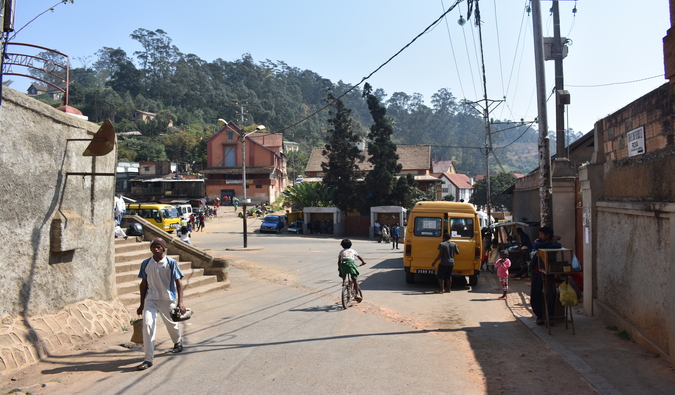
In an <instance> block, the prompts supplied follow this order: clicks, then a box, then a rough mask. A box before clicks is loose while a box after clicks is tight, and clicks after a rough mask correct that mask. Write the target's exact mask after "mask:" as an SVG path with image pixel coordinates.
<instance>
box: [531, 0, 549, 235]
mask: <svg viewBox="0 0 675 395" xmlns="http://www.w3.org/2000/svg"><path fill="white" fill-rule="evenodd" d="M532 33H533V35H534V62H535V75H536V82H537V109H538V112H539V209H540V217H541V219H540V222H541V226H553V195H552V193H551V148H550V141H549V137H548V116H547V114H546V78H545V77H546V73H545V70H544V37H543V34H542V28H541V1H540V0H532Z"/></svg>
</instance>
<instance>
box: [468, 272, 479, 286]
mask: <svg viewBox="0 0 675 395" xmlns="http://www.w3.org/2000/svg"><path fill="white" fill-rule="evenodd" d="M469 285H470V286H472V287H475V286H476V285H478V275H477V274H476V275H473V276H469Z"/></svg>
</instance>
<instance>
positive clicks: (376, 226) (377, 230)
mask: <svg viewBox="0 0 675 395" xmlns="http://www.w3.org/2000/svg"><path fill="white" fill-rule="evenodd" d="M373 233H374V234H375V238H376V239H377V242H378V243H381V242H382V237H381V236H380V235H381V234H382V230H381V229H380V223H379V222H378V221H377V220H375V223H373Z"/></svg>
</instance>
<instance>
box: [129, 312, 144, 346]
mask: <svg viewBox="0 0 675 395" xmlns="http://www.w3.org/2000/svg"><path fill="white" fill-rule="evenodd" d="M131 325H132V326H133V327H134V331H133V333H132V334H131V342H132V343H138V344H143V318H139V319H137V320H134V321H132V322H131Z"/></svg>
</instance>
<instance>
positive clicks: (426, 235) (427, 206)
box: [403, 201, 483, 286]
mask: <svg viewBox="0 0 675 395" xmlns="http://www.w3.org/2000/svg"><path fill="white" fill-rule="evenodd" d="M444 233H449V234H450V236H451V237H452V239H451V241H452V242H453V243H455V244H457V248H458V249H459V254H458V255H455V267H454V269H453V272H452V273H453V274H457V275H461V276H469V285H471V286H474V285H476V284H477V283H478V274H479V273H480V264H481V263H480V256H481V251H482V243H483V241H482V239H481V231H480V220H479V218H478V214H477V213H476V209H475V208H474V207H473V205H471V204H468V203H456V202H443V201H438V202H418V203H417V204H416V205H415V207H413V209H412V211H411V212H410V215H409V217H408V226H407V228H406V234H405V249H404V252H403V268H404V270H405V280H406V282H407V283H409V284H411V283H413V282H414V281H415V273H419V274H436V270H437V269H438V266H436V267H433V266H431V264H432V263H433V261H434V259H435V258H436V257H437V256H438V244H440V243H441V242H442V241H443V234H444Z"/></svg>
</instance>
